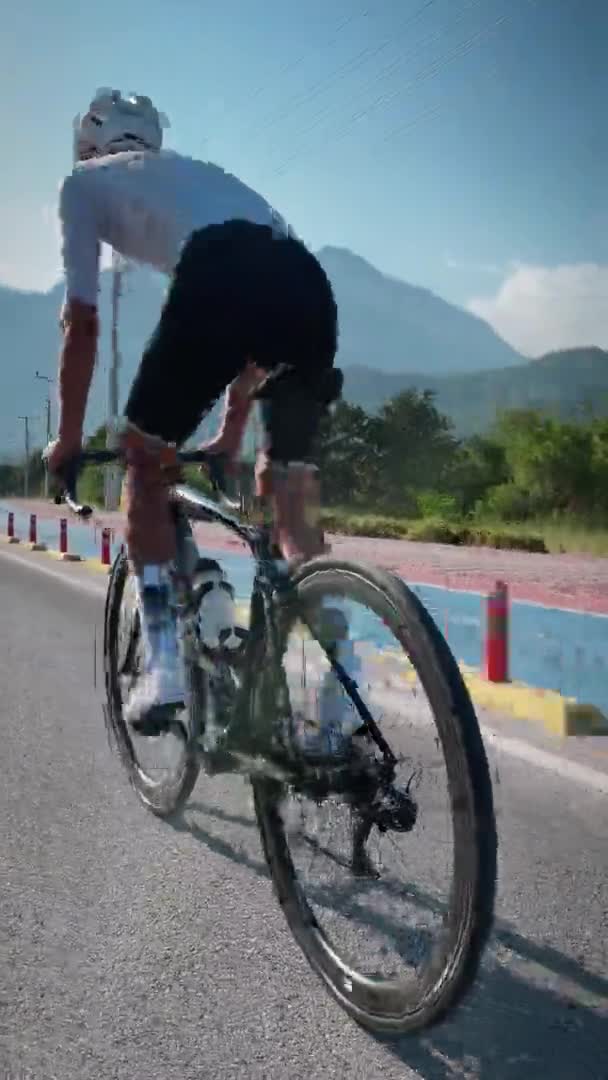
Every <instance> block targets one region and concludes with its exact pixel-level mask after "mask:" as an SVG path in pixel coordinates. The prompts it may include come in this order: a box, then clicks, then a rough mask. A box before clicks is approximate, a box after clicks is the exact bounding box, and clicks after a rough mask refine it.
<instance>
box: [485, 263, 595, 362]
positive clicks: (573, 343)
mask: <svg viewBox="0 0 608 1080" xmlns="http://www.w3.org/2000/svg"><path fill="white" fill-rule="evenodd" d="M467 307H468V309H469V311H472V312H473V314H474V315H478V316H479V317H480V318H482V319H485V320H486V322H488V323H489V324H490V326H492V327H493V328H494V330H496V332H497V333H498V334H500V336H501V337H502V338H504V340H505V341H507V342H508V343H509V345H512V346H513V347H514V348H515V349H518V350H519V351H520V352H522V353H523V354H524V355H527V356H540V355H542V354H543V353H546V352H551V351H553V350H555V349H568V348H576V347H580V346H587V345H598V346H599V347H600V348H602V349H608V265H602V264H599V263H572V264H568V265H563V266H555V267H547V266H531V265H527V264H525V263H524V264H519V265H517V266H515V267H514V268H513V270H512V271H511V272H510V273H509V274H508V275H507V277H506V278H505V279H504V281H503V282H502V284H501V285H500V287H499V289H498V291H497V292H496V294H495V295H494V296H485V297H484V296H480V297H474V298H473V299H472V300H470V301H469V303H468V304H467Z"/></svg>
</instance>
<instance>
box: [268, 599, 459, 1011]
mask: <svg viewBox="0 0 608 1080" xmlns="http://www.w3.org/2000/svg"><path fill="white" fill-rule="evenodd" d="M319 585H320V583H319ZM366 589H367V591H365V590H363V591H364V592H365V595H366V601H367V602H366V603H365V607H366V609H367V611H368V613H369V610H370V605H369V602H368V601H369V587H366ZM321 591H322V592H324V596H325V599H324V603H325V604H326V605H329V604H331V605H336V606H337V605H341V606H342V608H343V609H344V607H345V600H346V599H347V594H348V604H349V605H350V607H351V610H350V611H349V612H348V615H349V624H350V626H351V631H352V632H351V636H354V637H355V638H356V639H357V640H356V652H358V654H359V658H360V660H361V662H362V670H361V672H360V675H359V679H358V681H359V688H360V691H361V692H362V697H363V698H364V700H366V702H367V703H368V704H370V701H371V700H373V699H374V698H376V699H381V700H382V702H383V704H384V707H385V715H384V717H383V718H382V724H381V726H382V728H383V732H384V734H385V735H387V736H389V742H390V743H391V746H392V748H393V750H396V751H397V753H398V756H400V757H401V762H402V764H403V765H404V766H405V769H406V770H407V773H408V776H407V777H406V782H407V779H411V780H412V788H413V790H414V791H415V797H416V801H417V803H418V805H419V818H418V822H417V824H416V827H415V829H414V830H413V831H412V832H411V833H407V834H399V835H395V834H391V833H388V834H385V836H383V837H382V838H381V841H382V843H381V850H380V855H379V856H378V854H377V853H376V852H374V854H373V855H372V858H373V860H374V862H375V863H376V867H377V868H378V869H379V870H380V879H368V880H366V879H365V878H354V876H353V873H352V827H351V819H350V814H349V813H348V811H347V809H346V807H344V805H343V804H341V803H340V802H339V801H338V800H334V801H333V804H332V800H326V801H325V803H324V804H322V806H321V810H323V811H327V810H328V809H329V811H330V813H329V815H327V816H328V818H329V820H327V821H326V822H325V823H324V824H321V823H320V822H319V808H318V807H315V808H314V812H315V814H316V818H317V820H316V822H315V823H314V824H313V825H312V826H311V825H310V824H308V822H306V823H303V821H302V803H303V801H304V800H303V799H302V798H301V797H299V796H298V797H296V796H294V795H293V793H291V792H285V791H284V792H283V797H282V799H281V801H280V803H275V805H274V808H273V811H272V814H273V815H274V825H275V828H274V830H271V831H273V835H272V836H270V834H269V835H268V837H267V841H268V843H270V844H271V845H272V844H275V845H278V847H279V849H282V850H280V851H279V856H280V858H281V860H282V861H283V864H284V866H285V867H286V877H287V878H289V877H290V876H291V877H292V878H293V881H294V884H295V887H294V888H293V890H292V892H291V895H290V896H289V897H287V898H283V902H284V903H285V902H286V903H287V904H290V905H291V906H292V912H291V914H292V915H295V916H296V918H295V919H294V920H293V921H291V925H292V929H294V932H295V933H296V936H297V935H298V932H299V933H300V936H301V937H302V942H301V943H302V944H303V947H304V948H305V951H306V952H307V953H308V954H309V958H310V959H312V962H313V964H314V966H315V967H316V968H317V970H318V971H319V972H320V973H321V974H322V975H323V976H324V977H326V978H327V979H328V981H330V980H331V981H332V983H333V985H332V990H333V991H334V993H337V994H338V995H339V996H340V995H341V996H342V997H343V998H344V999H345V1000H346V1001H348V1003H349V1005H350V1006H351V1007H352V1008H353V1009H354V1010H356V1009H357V1008H359V1009H361V1010H362V1011H364V1012H365V1013H366V1014H367V1015H370V1014H382V1015H383V1016H384V1017H385V1018H386V1017H392V1016H394V1017H395V1018H398V1017H402V1016H403V1013H404V1009H406V1010H407V1009H409V1010H411V1011H412V1012H415V1011H416V1010H417V1009H418V1008H419V1007H420V1003H421V1002H422V1001H423V1000H425V999H426V998H428V996H429V995H434V994H438V993H439V992H440V990H441V985H442V983H443V981H444V980H445V979H446V978H447V977H448V976H449V974H450V964H452V963H456V962H457V961H458V953H459V947H458V945H459V938H460V937H461V936H462V934H465V935H466V932H467V915H466V908H467V904H468V902H469V899H470V896H469V890H467V888H466V887H465V888H464V889H463V880H464V878H466V876H467V875H468V881H469V883H470V882H471V881H472V880H473V882H474V877H475V871H476V868H475V866H474V865H473V866H465V865H464V863H463V862H462V859H465V857H466V856H465V852H464V849H463V847H462V843H461V841H462V839H463V838H464V837H465V835H466V831H467V829H468V828H469V827H470V822H471V815H472V804H471V800H470V799H469V798H466V797H465V798H464V802H463V791H462V785H461V790H459V791H458V792H456V791H455V789H454V777H453V776H450V772H449V769H448V768H447V767H446V764H445V760H444V749H445V747H444V745H443V742H442V738H441V737H440V733H438V732H437V729H436V728H435V724H434V721H433V720H432V710H431V709H430V707H429V706H428V704H427V713H428V715H427V717H426V723H425V722H424V718H423V716H422V711H423V708H422V707H423V703H424V702H426V694H425V693H424V687H423V686H422V683H421V680H420V679H419V678H416V675H415V672H414V670H413V667H412V665H411V663H410V664H409V665H408V664H407V662H404V656H403V649H402V643H400V642H398V641H395V648H394V652H393V653H391V652H390V651H389V650H387V648H386V645H387V644H388V642H387V636H392V632H391V629H390V626H389V625H388V623H387V622H386V620H383V619H382V617H381V616H380V615H379V614H378V612H374V613H373V614H374V615H375V623H376V625H375V627H373V628H372V626H371V625H370V618H369V614H368V616H367V617H366V618H361V616H360V615H359V616H357V615H356V614H354V613H353V611H352V604H353V602H354V601H353V592H354V593H355V594H356V592H357V587H356V583H355V584H354V585H353V581H352V580H351V581H349V583H348V589H347V590H344V591H335V592H334V595H333V596H332V597H331V598H330V597H329V596H328V595H327V591H326V589H324V590H323V589H321ZM314 592H315V589H314V586H312V585H311V586H310V587H309V589H308V590H307V595H308V596H309V598H311V597H312V596H313V595H314ZM319 595H320V593H319ZM384 604H386V601H384ZM347 606H348V605H347ZM379 607H382V605H381V604H379ZM389 622H390V620H389ZM294 638H295V645H294ZM383 638H384V640H382V639H383ZM382 645H384V646H385V648H384V649H383V650H382V654H381V656H378V651H379V649H381V646H382ZM315 651H316V653H317V655H316V657H312V656H310V654H311V653H314V652H315ZM399 652H400V654H401V655H399ZM302 657H304V659H305V665H304V666H305V668H306V676H305V677H303V676H302V663H301V658H302ZM296 658H297V660H298V663H297V664H296V662H295V661H296ZM320 658H321V661H320ZM320 662H321V663H324V665H325V668H326V669H327V668H328V664H327V660H326V659H325V658H324V657H323V653H322V650H321V649H320V648H319V646H318V645H317V644H316V643H315V642H314V641H311V640H310V637H309V636H308V640H307V635H306V633H304V634H302V633H301V632H300V633H299V632H298V627H297V625H296V626H295V627H293V628H292V631H291V633H290V635H289V640H288V643H287V650H286V659H285V667H286V670H287V672H288V681H289V686H290V695H291V697H292V706H293V705H294V698H295V699H296V701H298V703H301V702H302V700H303V699H307V701H308V702H310V700H311V699H314V697H315V683H316V685H317V686H318V684H319V682H321V681H322V676H321V673H320V671H319V672H318V673H317V672H316V671H315V669H316V668H317V669H318V668H319V663H320ZM296 669H297V670H298V671H299V678H297V680H296V681H297V683H298V685H297V686H296V690H295V693H294V689H293V688H294V676H295V673H296ZM372 671H373V674H372ZM379 686H381V688H382V692H381V693H380V692H379V690H378V687H379ZM370 688H371V689H370ZM317 701H318V695H317ZM387 705H388V706H389V707H388V708H387ZM296 707H297V706H296ZM391 709H392V713H393V716H392V718H391V715H390V713H391ZM302 711H304V709H302ZM372 713H373V714H374V716H375V718H376V719H378V705H377V704H376V706H375V707H374V708H372ZM408 719H409V720H410V724H409V726H408V725H405V724H403V720H406V721H407V720H408ZM411 721H414V723H412V722H411ZM391 726H392V730H390V732H389V730H387V729H388V728H390V727H391ZM399 726H400V727H401V729H402V731H401V733H400V734H405V736H406V740H405V741H406V744H407V745H406V747H405V750H406V752H405V753H404V752H403V750H404V748H403V746H402V745H401V746H400V745H399V743H400V741H402V740H399V739H398V738H397V739H396V738H395V734H396V728H397V727H399ZM423 742H426V744H427V747H428V746H429V743H430V744H431V749H432V750H434V758H435V765H434V767H431V768H429V767H426V768H424V769H421V768H420V765H419V764H417V762H416V761H415V760H414V759H415V757H416V756H418V757H419V756H420V755H419V753H418V755H416V754H415V751H416V750H418V751H420V749H421V744H422V743H423ZM431 756H433V755H431ZM438 759H441V765H442V767H443V769H442V771H443V780H444V782H443V800H442V802H441V801H440V799H439V793H438V773H439V770H438V767H437V760H438ZM398 772H399V770H398ZM429 781H430V782H429ZM398 782H399V781H398ZM401 783H403V781H401ZM465 794H466V793H465ZM455 800H456V801H458V802H459V803H460V808H459V810H458V812H457V813H455V812H454V809H455ZM294 806H295V809H294ZM439 824H442V826H443V829H442V836H441V837H440V836H439V835H438V834H439V828H438V826H439ZM372 832H373V833H374V834H375V838H376V839H377V837H378V834H377V830H376V829H375V827H374V830H372ZM339 837H342V838H343V842H342V843H340V842H339ZM277 838H278V839H277ZM349 845H350V849H349ZM448 846H449V847H450V851H451V857H450V859H449V861H448V865H447V867H446V865H445V863H446V860H445V854H446V849H447V847H448ZM382 848H384V850H382ZM399 848H401V850H398V849H399ZM340 849H341V850H340ZM395 849H397V851H396V854H397V855H398V857H400V860H401V865H402V866H403V864H404V861H405V864H406V868H407V873H406V875H405V876H404V875H403V874H401V875H396V874H395V873H394V872H393V873H391V872H390V871H389V870H388V869H387V866H388V857H387V854H388V852H392V853H395ZM458 851H460V855H459V856H457V852H458ZM311 852H312V853H313V854H314V855H315V856H321V857H323V858H324V860H325V867H326V869H325V871H324V872H323V871H321V872H320V871H319V869H318V868H315V869H314V870H313V871H312V873H310V872H309V873H308V880H307V873H306V857H308V859H309V860H310V855H311ZM345 852H348V856H347V855H345ZM368 852H369V847H368ZM369 853H370V854H372V853H371V852H369ZM457 857H459V858H460V859H461V862H460V870H461V871H462V870H464V871H465V873H464V876H463V875H461V876H460V879H459V877H458V876H457V875H456V874H455V865H456V858H457ZM317 867H318V864H317ZM327 867H332V869H333V880H331V875H330V874H329V873H328V870H327ZM442 868H443V873H441V871H442ZM340 873H341V874H342V876H343V879H344V880H343V881H342V882H338V883H336V879H337V878H338V877H339V875H340ZM311 879H312V887H311ZM383 897H384V898H385V899H389V900H392V901H393V913H392V914H391V913H390V912H389V911H387V910H386V906H387V905H386V904H383V903H382V899H383ZM450 916H451V917H450ZM298 925H299V927H300V931H298V929H297V928H298ZM304 939H306V940H304ZM374 944H375V945H376V946H378V949H377V954H379V955H380V958H381V959H382V960H383V961H386V959H387V958H388V957H389V954H390V953H391V951H392V954H393V963H392V965H388V966H387V965H386V963H384V964H382V963H379V962H378V960H377V959H376V960H375V959H373V958H372V955H371V954H372V951H373V950H372V946H373V945H374ZM311 954H312V956H311Z"/></svg>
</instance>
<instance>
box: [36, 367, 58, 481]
mask: <svg viewBox="0 0 608 1080" xmlns="http://www.w3.org/2000/svg"><path fill="white" fill-rule="evenodd" d="M36 378H37V379H41V380H42V381H43V382H45V383H47V385H48V389H47V394H46V443H47V446H48V444H49V443H50V441H51V439H52V437H53V436H52V434H51V389H50V388H51V386H52V385H53V383H54V382H55V380H54V379H49V377H48V375H41V374H40V372H39V371H37V372H36ZM44 497H45V499H48V497H49V469H48V465H47V463H46V461H45V463H44Z"/></svg>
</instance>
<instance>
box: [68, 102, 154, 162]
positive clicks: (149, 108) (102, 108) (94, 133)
mask: <svg viewBox="0 0 608 1080" xmlns="http://www.w3.org/2000/svg"><path fill="white" fill-rule="evenodd" d="M168 125H169V122H168V120H167V118H166V116H163V115H162V114H161V113H159V112H158V111H157V110H156V109H155V108H154V105H153V104H152V102H151V101H150V98H149V97H144V96H143V95H141V94H129V95H128V97H126V98H123V96H122V94H121V93H120V90H109V89H106V88H105V87H103V88H102V89H101V90H98V91H97V93H96V94H95V97H94V98H93V100H92V102H91V104H90V106H89V110H88V112H87V113H86V115H85V116H83V117H82V118H81V117H80V116H77V117H75V119H74V159H75V160H76V161H82V160H84V159H85V158H90V157H99V156H100V155H102V154H107V153H110V152H118V151H119V150H160V148H161V146H162V142H163V128H164V127H168Z"/></svg>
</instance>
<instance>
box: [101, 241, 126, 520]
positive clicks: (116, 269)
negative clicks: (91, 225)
mask: <svg viewBox="0 0 608 1080" xmlns="http://www.w3.org/2000/svg"><path fill="white" fill-rule="evenodd" d="M122 276H123V260H122V259H121V257H120V255H118V254H117V253H116V252H112V359H111V363H110V370H109V384H108V419H107V423H106V446H107V447H108V448H112V447H113V446H114V445H115V442H114V440H115V433H116V427H117V424H118V398H119V393H118V370H119V368H120V349H119V347H118V308H119V303H120V297H121V295H122ZM120 488H121V475H120V469H119V468H118V466H116V465H108V466H107V468H106V473H105V484H104V500H105V508H106V510H117V509H118V505H119V502H120Z"/></svg>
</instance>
